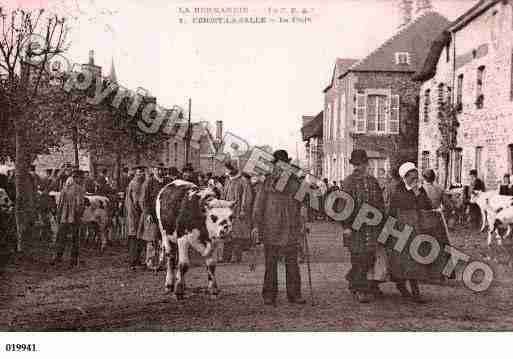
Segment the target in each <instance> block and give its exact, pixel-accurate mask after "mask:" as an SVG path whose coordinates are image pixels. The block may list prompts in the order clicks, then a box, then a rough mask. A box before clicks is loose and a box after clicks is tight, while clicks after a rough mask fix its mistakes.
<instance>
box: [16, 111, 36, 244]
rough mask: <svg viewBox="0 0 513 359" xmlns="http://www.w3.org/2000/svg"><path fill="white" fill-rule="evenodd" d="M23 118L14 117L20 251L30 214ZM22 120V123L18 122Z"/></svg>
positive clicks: (28, 162) (17, 227)
mask: <svg viewBox="0 0 513 359" xmlns="http://www.w3.org/2000/svg"><path fill="white" fill-rule="evenodd" d="M24 121H25V118H23V117H21V118H18V119H16V129H15V131H16V132H15V136H16V138H15V139H16V167H15V174H16V209H15V217H16V231H17V245H16V251H17V252H22V250H23V241H24V240H25V239H26V237H27V235H28V233H29V230H30V227H29V223H30V221H29V219H30V218H31V216H32V213H31V212H32V211H31V208H32V203H31V201H32V198H31V197H32V195H33V194H32V193H31V188H30V178H29V176H30V174H29V166H30V154H29V153H28V148H29V147H28V146H27V144H26V136H25V126H23V122H24ZM20 122H22V123H20Z"/></svg>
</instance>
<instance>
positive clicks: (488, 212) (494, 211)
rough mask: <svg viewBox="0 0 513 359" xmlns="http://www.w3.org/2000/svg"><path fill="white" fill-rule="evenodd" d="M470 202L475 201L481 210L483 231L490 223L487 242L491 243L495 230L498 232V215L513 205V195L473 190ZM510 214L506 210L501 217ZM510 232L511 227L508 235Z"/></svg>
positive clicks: (506, 216)
mask: <svg viewBox="0 0 513 359" xmlns="http://www.w3.org/2000/svg"><path fill="white" fill-rule="evenodd" d="M470 202H471V203H475V204H476V205H477V206H478V207H479V209H480V211H481V218H482V225H481V232H482V231H484V230H485V228H486V225H487V224H488V237H487V240H486V242H487V244H488V245H490V244H491V242H492V234H493V233H494V232H496V233H497V226H496V220H497V215H498V214H499V212H501V211H503V210H504V209H506V208H508V207H511V206H513V196H503V195H499V194H498V193H497V192H496V191H486V192H482V191H473V192H472V193H471V196H470ZM508 215H509V211H508V212H505V213H504V214H503V215H502V216H501V218H504V219H506V218H508ZM506 220H507V219H506ZM509 233H510V229H508V232H507V235H509ZM500 244H502V238H501V239H500Z"/></svg>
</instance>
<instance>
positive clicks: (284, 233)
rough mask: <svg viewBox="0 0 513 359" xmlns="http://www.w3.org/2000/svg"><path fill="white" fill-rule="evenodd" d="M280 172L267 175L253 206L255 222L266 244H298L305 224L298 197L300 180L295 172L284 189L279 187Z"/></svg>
mask: <svg viewBox="0 0 513 359" xmlns="http://www.w3.org/2000/svg"><path fill="white" fill-rule="evenodd" d="M279 178H280V177H279V174H278V173H273V174H271V175H268V176H266V178H265V181H264V183H263V184H262V185H261V186H260V187H259V188H258V192H257V193H256V196H255V202H254V207H253V224H254V225H255V226H256V227H257V228H258V230H259V235H260V236H261V238H262V240H263V242H264V243H265V244H270V245H278V246H287V245H296V244H297V243H298V240H299V238H300V237H301V232H302V228H303V223H302V220H301V210H300V209H301V203H300V202H298V201H297V200H296V199H294V195H295V194H296V191H297V190H298V189H299V180H298V179H297V178H296V177H294V176H291V178H290V180H289V183H288V184H287V186H286V187H285V189H284V190H283V191H278V190H276V189H275V184H276V182H277V181H278V180H279Z"/></svg>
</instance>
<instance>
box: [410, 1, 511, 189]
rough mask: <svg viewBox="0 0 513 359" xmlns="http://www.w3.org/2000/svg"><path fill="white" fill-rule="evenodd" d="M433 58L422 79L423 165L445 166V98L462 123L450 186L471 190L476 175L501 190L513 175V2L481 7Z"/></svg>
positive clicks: (461, 21)
mask: <svg viewBox="0 0 513 359" xmlns="http://www.w3.org/2000/svg"><path fill="white" fill-rule="evenodd" d="M431 57H432V58H433V59H432V61H431V62H430V63H429V64H426V66H425V69H424V71H423V73H421V74H420V76H419V77H420V78H421V79H422V80H423V81H424V82H423V84H422V86H421V92H420V94H421V103H420V117H421V118H422V120H421V121H420V126H419V137H420V139H421V140H420V142H419V162H424V164H425V165H429V166H430V167H434V168H436V167H437V162H438V163H440V160H439V159H437V155H436V151H437V148H439V147H440V146H441V141H440V131H439V130H438V122H439V119H438V115H437V113H438V112H439V108H440V106H441V101H440V100H439V98H443V99H445V101H449V102H450V103H451V104H452V106H453V108H454V109H455V111H456V118H457V121H458V123H459V126H458V127H457V133H456V145H455V146H454V147H455V148H453V149H452V152H451V156H450V158H449V161H450V166H448V168H449V170H448V176H449V178H448V183H451V184H458V183H462V184H468V183H469V181H470V179H469V172H470V170H471V169H476V170H477V172H478V177H480V178H481V179H483V180H484V181H485V185H486V187H487V188H489V189H494V188H497V185H498V182H499V181H500V180H501V179H502V176H503V175H504V174H506V173H509V174H511V173H512V172H513V126H512V125H511V124H512V120H513V1H511V0H509V1H507V0H500V1H490V0H488V1H480V2H479V3H477V4H476V5H475V6H474V7H472V8H471V9H470V10H469V11H467V12H466V13H465V14H463V15H462V16H460V17H459V18H458V19H457V20H456V21H454V22H453V23H452V24H451V25H450V26H449V27H448V28H447V35H446V38H445V41H443V46H438V48H432V55H431ZM435 59H436V60H435ZM452 89H454V90H452ZM438 168H440V165H438ZM443 175H444V174H443V173H442V177H443Z"/></svg>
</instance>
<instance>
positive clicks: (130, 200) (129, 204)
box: [125, 166, 145, 269]
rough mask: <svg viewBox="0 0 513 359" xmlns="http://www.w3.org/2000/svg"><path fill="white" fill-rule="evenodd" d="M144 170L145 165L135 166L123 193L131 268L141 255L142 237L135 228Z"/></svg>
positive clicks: (137, 222) (137, 263)
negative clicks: (131, 177)
mask: <svg viewBox="0 0 513 359" xmlns="http://www.w3.org/2000/svg"><path fill="white" fill-rule="evenodd" d="M144 171H145V167H142V166H140V167H137V168H135V176H134V178H133V179H132V180H131V181H130V183H129V184H128V188H127V191H126V195H125V210H126V223H127V235H128V253H129V265H130V268H132V269H135V267H136V266H137V265H139V264H140V263H139V259H140V258H139V257H140V256H141V251H142V246H143V243H142V239H141V238H140V237H138V236H137V230H138V228H139V221H140V220H141V216H142V208H141V206H140V198H141V194H142V186H143V183H144Z"/></svg>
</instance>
